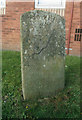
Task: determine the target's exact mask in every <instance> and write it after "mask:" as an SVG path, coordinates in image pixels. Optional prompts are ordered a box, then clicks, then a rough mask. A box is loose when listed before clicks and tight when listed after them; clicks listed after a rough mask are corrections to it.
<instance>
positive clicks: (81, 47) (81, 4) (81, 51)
mask: <svg viewBox="0 0 82 120" xmlns="http://www.w3.org/2000/svg"><path fill="white" fill-rule="evenodd" d="M80 28H81V29H82V2H81V3H80ZM81 35H82V33H81ZM80 55H81V56H82V39H81V45H80Z"/></svg>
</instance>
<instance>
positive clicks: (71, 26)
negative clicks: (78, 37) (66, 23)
mask: <svg viewBox="0 0 82 120" xmlns="http://www.w3.org/2000/svg"><path fill="white" fill-rule="evenodd" d="M73 9H74V1H73V4H72V9H71V21H70V27H69V34H68V46H67V55H68V54H69V45H70V36H71V27H72V19H73Z"/></svg>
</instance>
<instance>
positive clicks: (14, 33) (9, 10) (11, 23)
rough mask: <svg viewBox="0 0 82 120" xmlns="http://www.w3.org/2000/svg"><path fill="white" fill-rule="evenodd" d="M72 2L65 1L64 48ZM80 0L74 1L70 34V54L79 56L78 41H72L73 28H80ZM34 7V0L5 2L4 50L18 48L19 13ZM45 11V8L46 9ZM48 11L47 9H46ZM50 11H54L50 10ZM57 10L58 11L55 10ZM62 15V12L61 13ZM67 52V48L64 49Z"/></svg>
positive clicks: (3, 19)
mask: <svg viewBox="0 0 82 120" xmlns="http://www.w3.org/2000/svg"><path fill="white" fill-rule="evenodd" d="M72 6H73V4H72V2H66V9H65V20H66V48H68V38H69V29H70V23H71V9H72ZM80 8H81V9H82V4H81V3H80V2H75V3H74V9H73V18H72V25H71V35H70V44H69V47H70V50H69V54H70V55H77V56H80V51H81V50H80V46H81V43H82V42H80V41H74V37H75V29H77V28H80V21H81V17H80V16H81V15H80V14H81V9H80ZM33 9H34V0H32V1H31V2H7V6H6V15H3V16H2V47H3V49H4V50H17V51H18V50H20V15H21V14H23V13H24V12H26V11H29V10H33ZM46 11H47V10H46ZM48 11H49V9H48ZM50 12H55V10H51V9H50ZM57 12H58V11H57ZM62 16H63V14H62ZM66 53H67V50H66Z"/></svg>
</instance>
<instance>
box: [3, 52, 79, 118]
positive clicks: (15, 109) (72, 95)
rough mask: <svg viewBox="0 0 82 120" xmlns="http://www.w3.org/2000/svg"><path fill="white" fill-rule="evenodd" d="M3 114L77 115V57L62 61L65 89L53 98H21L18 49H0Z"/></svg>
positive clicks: (25, 115)
mask: <svg viewBox="0 0 82 120" xmlns="http://www.w3.org/2000/svg"><path fill="white" fill-rule="evenodd" d="M2 60H3V64H2V85H3V89H2V96H3V97H2V99H3V104H2V106H3V107H2V117H3V120H4V119H5V118H7V119H8V118H28V119H36V118H79V117H80V58H79V57H73V56H67V57H66V60H65V88H64V90H62V91H61V92H59V93H58V94H57V95H55V96H54V97H53V98H52V97H50V98H44V99H38V100H36V101H24V100H23V96H22V87H21V86H22V84H21V83H22V80H21V59H20V52H14V51H3V56H2Z"/></svg>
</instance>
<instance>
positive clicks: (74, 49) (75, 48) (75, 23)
mask: <svg viewBox="0 0 82 120" xmlns="http://www.w3.org/2000/svg"><path fill="white" fill-rule="evenodd" d="M72 7H73V3H72V2H67V3H66V11H65V20H66V48H68V38H69V29H70V21H71V10H72ZM79 28H80V2H74V8H73V17H72V25H71V31H70V32H71V34H70V44H69V48H70V49H69V55H76V56H80V44H81V42H80V41H74V37H75V29H79ZM66 53H67V50H66Z"/></svg>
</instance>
